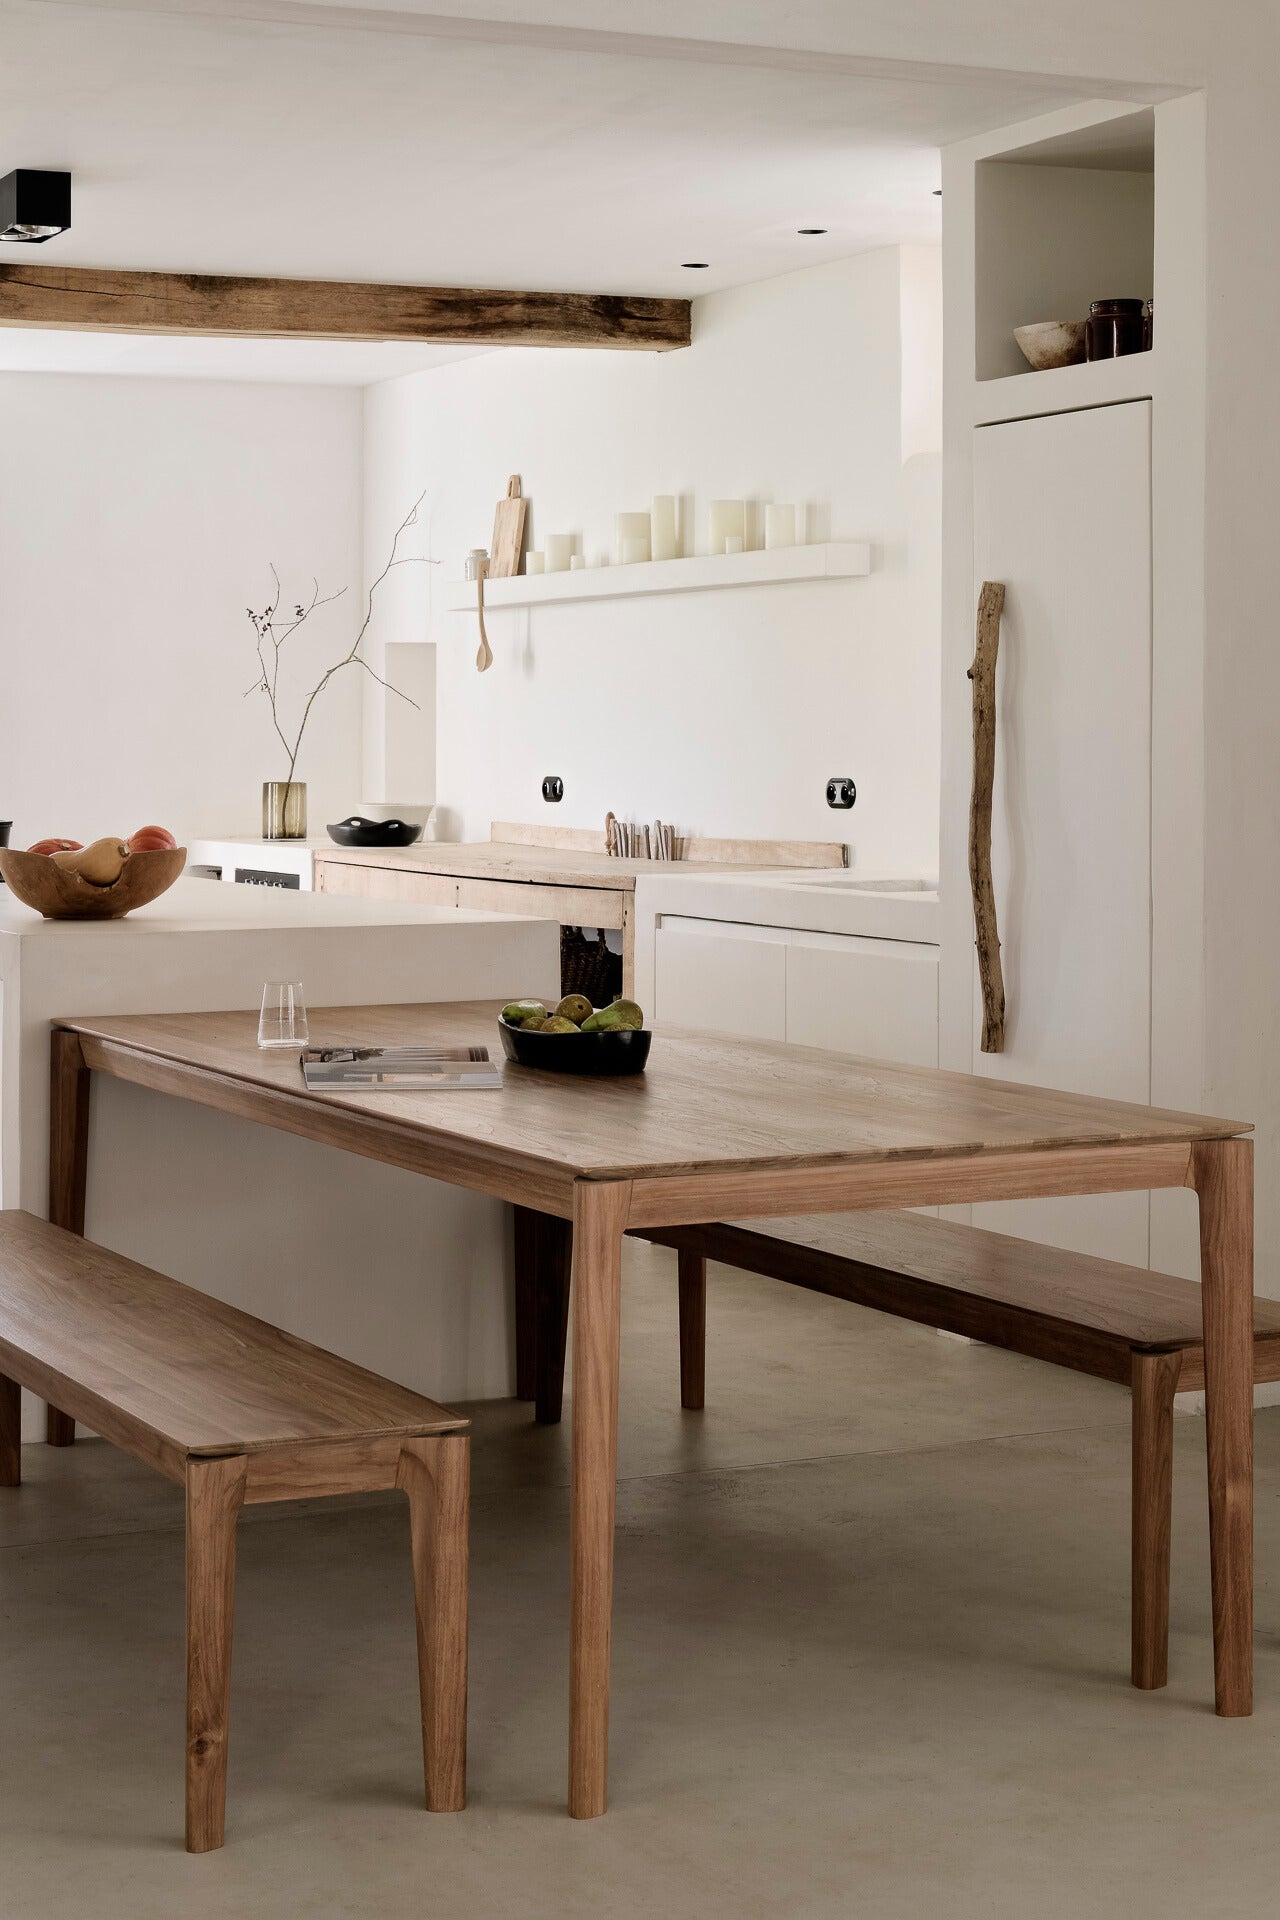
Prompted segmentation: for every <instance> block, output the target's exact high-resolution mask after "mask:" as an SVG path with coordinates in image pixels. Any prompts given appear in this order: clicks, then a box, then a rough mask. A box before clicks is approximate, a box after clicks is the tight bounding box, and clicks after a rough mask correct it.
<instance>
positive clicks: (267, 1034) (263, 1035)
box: [258, 980, 307, 1047]
mask: <svg viewBox="0 0 1280 1920" xmlns="http://www.w3.org/2000/svg"><path fill="white" fill-rule="evenodd" d="M306 1044H307V1003H306V1001H305V1000H304V999H303V997H302V982H301V980H268V981H267V982H266V984H265V986H264V987H263V989H262V1012H261V1014H260V1015H259V1016H258V1045H259V1046H260V1047H305V1046H306Z"/></svg>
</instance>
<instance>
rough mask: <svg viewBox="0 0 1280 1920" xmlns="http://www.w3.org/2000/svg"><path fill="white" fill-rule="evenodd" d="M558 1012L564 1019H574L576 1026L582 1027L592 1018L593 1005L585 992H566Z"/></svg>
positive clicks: (557, 1009)
mask: <svg viewBox="0 0 1280 1920" xmlns="http://www.w3.org/2000/svg"><path fill="white" fill-rule="evenodd" d="M556 1012H557V1014H558V1015H559V1016H560V1018H561V1019H562V1020H572V1022H573V1024H574V1026H575V1027H580V1026H581V1025H582V1023H583V1021H584V1020H589V1019H590V1018H591V1014H592V1006H591V1002H590V1001H589V1000H588V999H587V996H586V995H585V994H584V993H566V995H565V997H564V999H563V1000H562V1001H561V1002H560V1005H559V1006H558V1007H557V1008H556Z"/></svg>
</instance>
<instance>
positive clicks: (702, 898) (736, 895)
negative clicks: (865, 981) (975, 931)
mask: <svg viewBox="0 0 1280 1920" xmlns="http://www.w3.org/2000/svg"><path fill="white" fill-rule="evenodd" d="M659 914H684V915H687V916H688V917H689V918H690V919H695V920H728V921H736V922H738V923H739V924H744V925H747V926H758V927H793V928H796V929H797V930H799V931H802V932H806V933H834V934H850V935H860V936H862V937H863V938H866V939H872V940H911V941H919V942H921V943H922V944H924V945H927V946H936V945H938V944H939V942H940V940H941V934H942V921H941V908H940V905H939V900H938V890H937V882H936V881H935V880H932V879H927V878H921V877H912V876H905V877H904V876H902V875H897V874H875V873H859V872H856V871H850V870H849V869H847V868H835V867H832V868H826V867H805V868H793V869H789V870H787V871H779V870H778V869H776V868H774V869H771V870H769V871H765V872H759V871H757V872H750V873H747V872H742V871H738V872H735V873H704V872H700V871H696V870H694V869H693V868H692V867H681V866H679V865H678V864H677V865H672V866H670V867H666V868H664V869H663V870H662V871H661V872H660V873H649V874H642V875H640V876H639V877H638V878H637V881H636V927H637V938H639V937H640V934H641V930H642V928H643V927H644V926H645V924H646V923H648V924H650V925H651V923H652V921H653V920H654V918H656V916H657V915H659Z"/></svg>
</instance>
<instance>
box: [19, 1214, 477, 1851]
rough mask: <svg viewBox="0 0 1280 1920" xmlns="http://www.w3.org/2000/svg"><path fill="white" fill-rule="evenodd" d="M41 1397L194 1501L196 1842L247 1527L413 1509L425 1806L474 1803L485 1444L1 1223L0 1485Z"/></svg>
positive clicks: (158, 1282)
mask: <svg viewBox="0 0 1280 1920" xmlns="http://www.w3.org/2000/svg"><path fill="white" fill-rule="evenodd" d="M20 1387H27V1388H29V1389H30V1391H31V1392H33V1393H37V1394H40V1395H41V1396H42V1397H43V1398H44V1399H46V1400H48V1401H49V1402H50V1403H51V1404H52V1405H55V1406H57V1407H59V1408H61V1409H63V1411H64V1412H65V1413H67V1414H68V1415H70V1416H71V1417H72V1418H73V1419H78V1420H83V1421H84V1422H85V1423H86V1425H88V1426H91V1427H92V1428H93V1429H94V1431H95V1432H97V1433H99V1434H101V1435H102V1437H103V1438H104V1439H106V1440H110V1441H111V1442H113V1444H114V1445H116V1446H119V1447H123V1448H124V1449H125V1451H126V1452H128V1453H132V1454H135V1455H136V1456H137V1458H138V1459H140V1460H143V1461H145V1462H146V1463H147V1464H148V1465H149V1466H152V1467H155V1468H157V1469H158V1471H159V1472H161V1473H163V1474H165V1475H166V1476H167V1477H168V1478H169V1479H170V1480H174V1481H176V1482H177V1483H178V1485H179V1486H181V1487H183V1488H185V1490H186V1501H187V1547H186V1555H187V1558H186V1568H187V1763H186V1836H187V1847H188V1849H189V1850H190V1851H191V1852H193V1853H204V1852H207V1851H208V1850H209V1849H210V1848H212V1847H218V1846H221V1844H222V1837H223V1828H224V1820H225V1809H226V1786H227V1731H228V1711H229V1706H230V1691H231V1628H232V1616H233V1611H234V1599H235V1539H236V1519H237V1516H238V1514H239V1511H240V1508H241V1506H242V1505H244V1504H245V1503H246V1502H254V1501H265V1500H299V1499H305V1498H308V1497H310V1496H318V1495H323V1494H334V1493H363V1492H367V1491H374V1490H377V1489H381V1488H391V1487H399V1488H400V1489H402V1491H403V1492H404V1493H406V1494H407V1495H408V1499H409V1523H410V1538H411V1550H412V1559H413V1581H414V1594H415V1608H416V1614H417V1630H418V1672H419V1682H420V1690H421V1699H422V1747H423V1761H424V1767H425V1773H426V1801H427V1806H428V1807H429V1808H430V1809H432V1810H433V1811H436V1812H452V1811H455V1810H456V1809H458V1808H460V1807H462V1806H463V1805H464V1804H465V1801H466V1714H467V1524H468V1503H469V1493H470V1460H469V1455H470V1438H469V1434H468V1426H467V1422H466V1421H465V1420H463V1419H460V1418H459V1417H458V1415H457V1414H454V1413H450V1412H449V1411H448V1410H447V1409H446V1408H444V1407H440V1406H437V1405H436V1404H435V1402H434V1401H432V1400H426V1399H423V1398H422V1397H421V1395H419V1394H416V1393H410V1392H408V1391H407V1389H405V1388H403V1387H398V1386H394V1385H392V1384H391V1383H390V1382H389V1381H386V1380H382V1379H379V1378H378V1376H377V1375H376V1374H372V1373H367V1372H365V1370H364V1369H363V1368H362V1367H357V1366H353V1365H352V1364H351V1363H350V1362H349V1361H346V1360H342V1359H339V1358H338V1357H337V1356H336V1355H335V1354H331V1353H325V1352H323V1351H322V1350H321V1349H320V1348H318V1347H313V1346H309V1345H308V1344H307V1342H306V1341H305V1340H297V1339H295V1338H294V1337H293V1336H292V1335H291V1334H287V1333H282V1332H281V1331H280V1330H279V1329H278V1328H276V1327H272V1326H268V1325H267V1324H266V1323H265V1322H264V1321H262V1320H256V1319H254V1318H253V1317H252V1315H250V1314H247V1313H240V1312H239V1311H237V1309H236V1308H234V1307H229V1306H224V1305H223V1304H222V1303H221V1302H220V1301H218V1300H213V1299H210V1298H209V1297H208V1295H206V1294H202V1293H197V1292H195V1291H194V1290H193V1289H192V1288H190V1287H184V1286H181V1285H180V1284H179V1283H178V1282H177V1281H176V1280H170V1279H167V1278H166V1277H165V1276H164V1275H163V1274H159V1273H153V1272H151V1271H150V1269H148V1268H146V1267H141V1266H138V1265H136V1264H135V1263H134V1262H133V1261H132V1260H125V1259H122V1258H121V1257H120V1255H118V1254H114V1253H109V1252H108V1251H107V1250H106V1249H105V1248H103V1247H99V1246H95V1245H94V1244H93V1243H92V1242H91V1241H88V1240H82V1239H80V1238H78V1237H77V1236H76V1235H75V1234H71V1233H67V1232H64V1231H63V1230H62V1229H61V1228H60V1227H53V1226H50V1225H49V1224H48V1223H47V1222H46V1221H43V1220H37V1219H35V1218H33V1216H32V1215H30V1214H28V1213H19V1212H4V1213H0V1485H3V1486H7V1487H16V1486H17V1485H18V1483H19V1479H20V1475H21V1450H20V1432H21V1422H20V1412H19V1405H20V1394H19V1388H20Z"/></svg>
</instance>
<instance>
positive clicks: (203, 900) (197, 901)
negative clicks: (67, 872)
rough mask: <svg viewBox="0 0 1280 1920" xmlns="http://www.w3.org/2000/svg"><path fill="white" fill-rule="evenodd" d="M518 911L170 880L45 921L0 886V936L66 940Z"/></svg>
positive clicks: (479, 920) (420, 922)
mask: <svg viewBox="0 0 1280 1920" xmlns="http://www.w3.org/2000/svg"><path fill="white" fill-rule="evenodd" d="M524 917H525V916H524V915H516V914H494V913H485V912H479V911H471V910H470V909H466V908H458V907H424V906H415V905H412V904H410V903H408V902H404V901H398V900H362V899H355V898H349V897H347V896H345V895H342V894H327V893H312V892H309V891H307V890H305V889H293V888H283V887H231V886H218V885H216V884H215V883H213V882H212V881H209V880H198V879H187V878H185V877H184V878H182V879H181V880H178V881H177V882H176V883H175V884H174V885H173V886H172V887H170V889H169V891H168V892H167V893H162V894H161V896H160V898H159V899H158V900H153V901H151V902H150V904H149V905H148V906H145V907H138V908H136V909H135V911H134V912H133V913H131V914H128V915H127V916H126V917H125V918H124V919H123V920H45V919H43V918H42V916H41V915H40V914H38V913H36V912H35V911H34V909H33V908H31V907H25V906H23V904H22V902H21V901H19V900H16V899H15V898H14V896H13V894H12V893H11V892H10V890H9V888H8V887H0V937H2V936H5V935H9V936H16V937H18V938H19V939H42V940H63V939H66V938H68V937H70V938H72V939H74V938H77V937H79V936H81V935H83V934H84V933H85V931H86V930H87V929H89V928H93V929H94V930H95V931H96V932H98V933H106V934H109V935H111V934H114V935H124V934H128V935H138V936H146V935H148V934H175V933H203V934H208V933H268V932H277V931H278V932H287V933H296V932H300V931H305V930H308V929H316V930H320V931H324V930H326V929H327V930H329V931H333V930H335V929H338V928H352V927H355V928H359V927H369V928H376V927H414V926H418V927H421V926H432V925H442V924H444V925H449V926H456V925H457V924H458V923H459V922H460V921H461V922H470V923H474V924H489V923H491V924H498V923H505V922H506V921H508V920H512V919H523V918H524Z"/></svg>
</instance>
